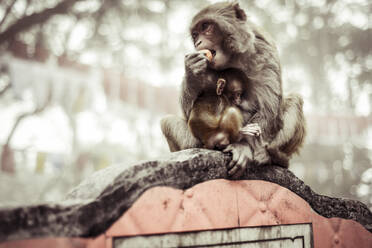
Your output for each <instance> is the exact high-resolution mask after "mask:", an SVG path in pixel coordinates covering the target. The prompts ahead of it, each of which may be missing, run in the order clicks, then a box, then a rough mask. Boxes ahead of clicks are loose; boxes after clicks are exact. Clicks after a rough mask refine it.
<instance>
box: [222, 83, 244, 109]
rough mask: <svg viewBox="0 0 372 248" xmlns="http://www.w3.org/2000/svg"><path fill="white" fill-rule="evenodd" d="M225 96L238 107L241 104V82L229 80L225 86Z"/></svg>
mask: <svg viewBox="0 0 372 248" xmlns="http://www.w3.org/2000/svg"><path fill="white" fill-rule="evenodd" d="M226 89H227V90H226V96H227V98H228V99H229V100H230V101H231V102H232V103H233V104H234V105H237V106H239V105H240V104H241V103H242V94H243V90H244V88H243V82H242V81H239V80H238V79H237V78H234V79H232V80H229V81H228V82H227V86H226Z"/></svg>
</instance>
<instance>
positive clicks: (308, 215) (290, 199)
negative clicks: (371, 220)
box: [0, 179, 372, 248]
mask: <svg viewBox="0 0 372 248" xmlns="http://www.w3.org/2000/svg"><path fill="white" fill-rule="evenodd" d="M309 222H311V223H312V224H313V230H314V247H315V248H330V247H343V248H348V247H350V248H355V247H358V248H371V247H372V234H371V233H369V232H368V231H367V230H366V229H364V228H363V227H362V226H361V225H360V224H359V223H357V222H355V221H352V220H345V219H339V218H331V219H327V218H324V217H321V216H319V215H318V214H316V213H315V212H314V211H313V210H312V209H311V208H310V206H309V205H308V203H307V202H305V201H304V200H303V199H302V198H300V197H299V196H297V195H296V194H294V193H293V192H291V191H289V190H288V189H286V188H283V187H281V186H279V185H277V184H273V183H269V182H265V181H258V180H249V181H248V180H245V181H228V180H222V179H220V180H214V181H208V182H205V183H201V184H198V185H196V186H194V187H193V188H191V189H188V190H186V191H183V190H178V189H173V188H170V187H155V188H152V189H150V190H148V191H146V192H145V193H144V194H143V195H142V196H141V197H140V198H139V199H138V200H137V201H136V202H135V203H134V204H133V206H132V207H131V208H130V209H129V210H128V211H127V212H126V213H125V214H123V216H122V217H121V218H120V219H118V220H117V221H116V222H115V223H114V224H113V225H112V226H111V227H110V228H109V229H108V230H107V231H106V232H105V234H103V235H101V236H99V237H98V238H96V239H67V238H66V239H46V240H32V241H16V242H8V243H3V244H0V248H5V247H7V248H8V247H17V248H18V247H19V248H24V247H28V248H29V247H35V248H36V247H38V248H39V247H42V248H43V247H56V248H60V247H63V248H70V247H71V248H73V247H74V248H76V247H81V248H83V247H85V248H111V247H112V237H117V236H125V235H138V234H154V233H166V232H181V231H194V230H206V229H220V228H232V227H246V226H261V225H279V224H295V223H309ZM45 244H48V245H45ZM43 245H44V246H43Z"/></svg>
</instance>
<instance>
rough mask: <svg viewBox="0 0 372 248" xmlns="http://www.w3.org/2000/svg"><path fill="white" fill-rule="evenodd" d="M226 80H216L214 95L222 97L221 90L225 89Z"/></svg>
mask: <svg viewBox="0 0 372 248" xmlns="http://www.w3.org/2000/svg"><path fill="white" fill-rule="evenodd" d="M225 84H226V80H225V79H223V78H219V79H218V80H217V88H216V93H217V95H218V96H220V95H222V92H223V89H224V88H225Z"/></svg>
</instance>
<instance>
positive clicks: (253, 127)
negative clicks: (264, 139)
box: [239, 123, 262, 136]
mask: <svg viewBox="0 0 372 248" xmlns="http://www.w3.org/2000/svg"><path fill="white" fill-rule="evenodd" d="M239 132H240V133H241V134H243V135H249V136H260V135H261V133H262V131H261V127H260V126H259V125H258V123H250V124H247V125H245V126H244V127H242V128H241V129H240V131H239Z"/></svg>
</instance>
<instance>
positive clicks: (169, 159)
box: [0, 149, 372, 242]
mask: <svg viewBox="0 0 372 248" xmlns="http://www.w3.org/2000/svg"><path fill="white" fill-rule="evenodd" d="M230 160H231V157H230V156H229V155H228V154H223V153H221V152H218V151H211V150H205V149H189V150H185V151H181V152H177V153H171V154H169V155H167V156H165V157H163V158H160V159H158V160H154V161H145V162H139V163H138V164H137V165H134V166H132V167H130V168H128V169H127V167H126V166H120V165H115V166H111V167H108V168H105V169H103V170H100V171H98V172H96V173H94V174H93V175H92V176H91V177H89V178H88V179H86V180H85V181H83V182H82V183H81V184H80V185H79V186H77V187H76V188H75V189H73V190H72V191H71V192H70V193H69V194H68V195H67V196H66V199H65V200H64V201H63V202H60V203H57V204H56V203H53V204H51V203H48V204H39V205H33V206H22V207H14V208H2V209H0V242H1V241H7V240H18V239H27V238H38V237H94V236H97V235H99V234H101V233H103V232H104V231H105V230H106V229H107V228H109V227H110V226H111V225H112V224H113V223H114V222H115V221H116V220H117V219H118V218H119V217H120V216H121V215H122V214H123V213H124V212H125V211H126V210H127V209H129V208H130V207H131V205H132V204H133V203H134V202H135V201H136V199H138V197H139V196H140V195H141V194H142V193H143V192H145V191H146V190H147V189H149V188H151V187H154V186H169V187H174V188H178V189H187V188H190V187H192V186H194V185H196V184H198V183H201V182H204V181H208V180H212V179H220V178H223V179H228V176H227V170H226V167H225V165H226V164H227V163H228V162H229V161H230ZM241 179H248V180H249V179H255V180H265V181H270V182H273V183H276V184H279V185H281V186H283V187H285V188H288V189H290V190H291V191H293V192H294V193H296V194H297V195H299V196H300V197H302V198H303V199H304V200H306V201H307V202H308V203H309V204H310V206H311V207H312V208H313V209H314V211H316V212H317V213H319V214H320V215H322V216H324V217H340V218H345V219H353V220H355V221H357V222H359V223H360V224H362V225H363V226H364V227H365V228H366V229H367V230H369V231H370V232H372V213H371V211H369V209H368V208H367V207H366V206H365V205H364V204H363V203H361V202H358V201H353V200H346V199H340V198H332V197H328V196H322V195H318V194H316V193H315V192H314V191H312V190H311V188H310V187H309V186H307V185H306V184H305V183H304V182H302V181H301V180H300V179H298V178H297V177H296V176H295V175H294V174H293V173H292V172H291V171H289V170H287V169H283V168H281V167H278V166H260V167H258V166H250V167H248V168H247V172H246V174H245V175H244V176H243V178H241Z"/></svg>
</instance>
